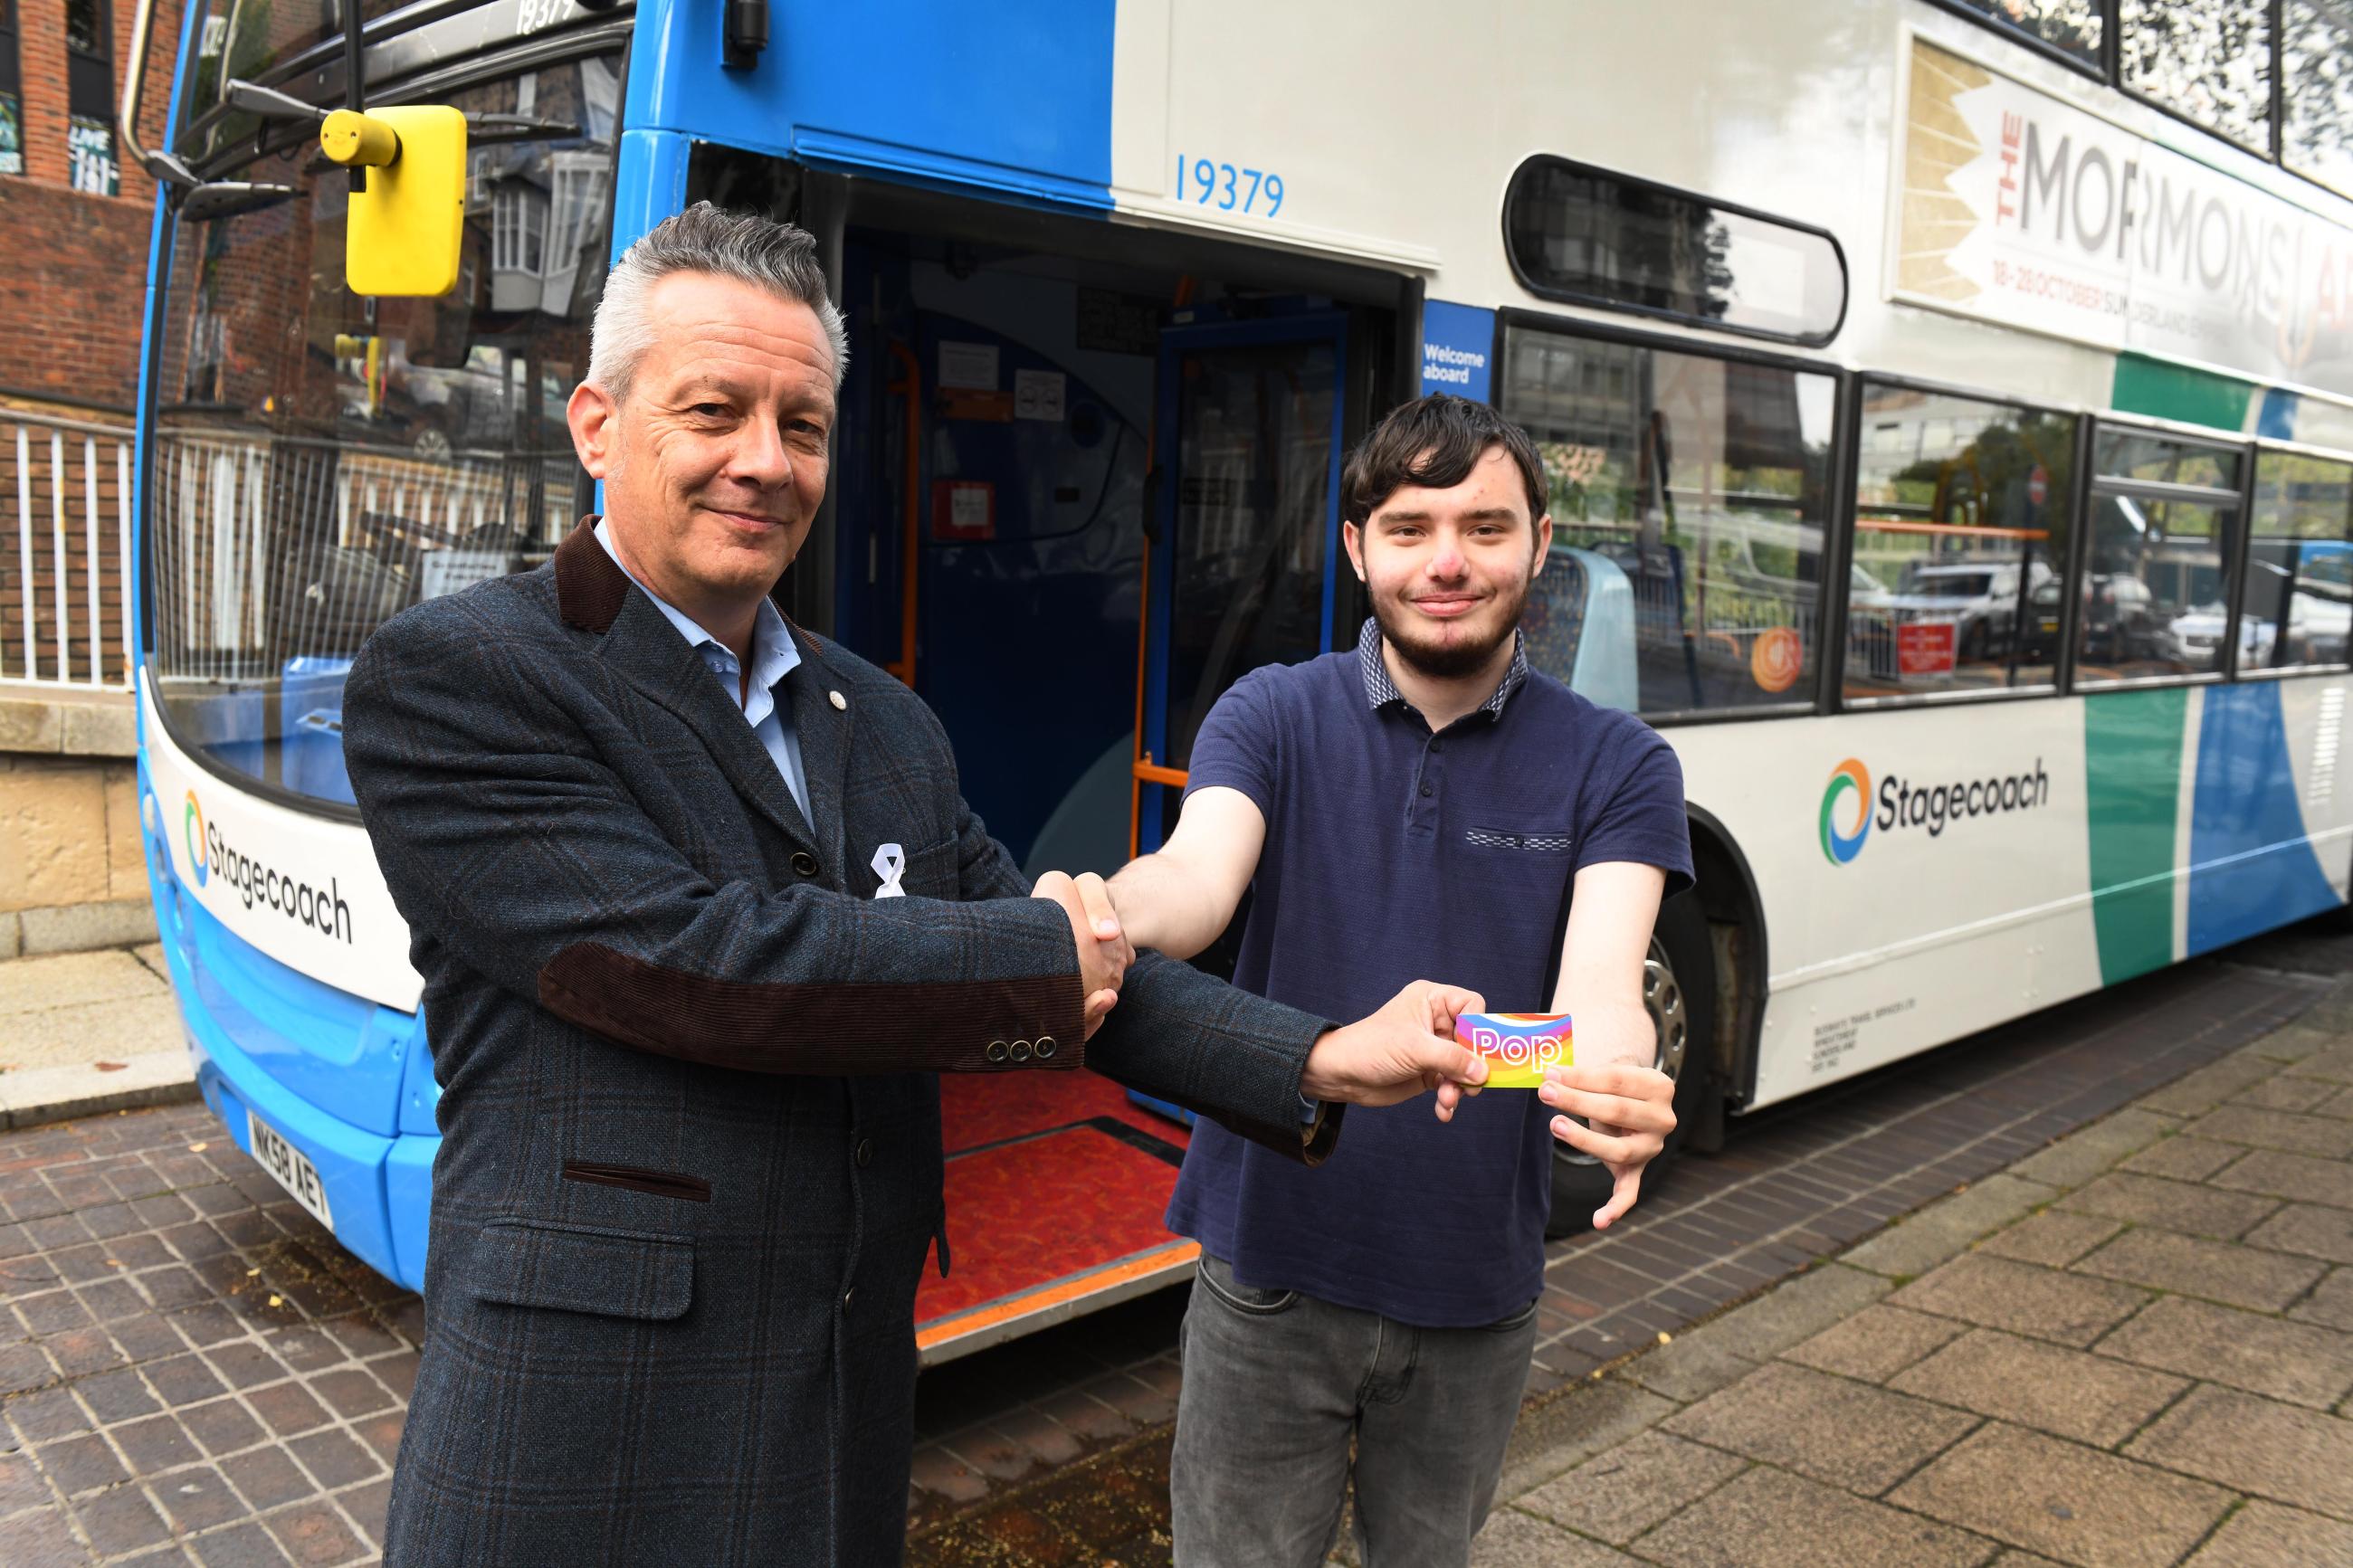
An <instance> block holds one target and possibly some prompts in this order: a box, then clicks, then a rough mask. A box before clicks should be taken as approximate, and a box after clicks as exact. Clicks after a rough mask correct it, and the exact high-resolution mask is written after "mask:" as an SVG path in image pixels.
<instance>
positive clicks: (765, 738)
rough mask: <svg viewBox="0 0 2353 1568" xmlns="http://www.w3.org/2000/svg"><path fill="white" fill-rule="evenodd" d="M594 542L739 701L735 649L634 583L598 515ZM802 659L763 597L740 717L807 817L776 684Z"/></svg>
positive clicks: (795, 741)
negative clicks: (749, 686) (748, 686)
mask: <svg viewBox="0 0 2353 1568" xmlns="http://www.w3.org/2000/svg"><path fill="white" fill-rule="evenodd" d="M596 542H597V543H599V544H601V545H603V546H604V547H605V553H606V554H607V555H610V556H612V557H613V564H614V565H616V566H618V567H620V568H621V570H622V571H624V572H628V573H629V581H630V582H632V583H637V584H638V587H640V588H645V591H646V597H647V598H649V599H651V600H652V601H653V602H654V608H655V609H657V610H659V611H660V612H661V613H662V618H663V619H664V620H667V621H668V622H670V625H671V626H676V627H677V628H678V635H679V636H681V637H684V638H685V639H686V641H687V645H688V646H689V647H692V648H693V649H694V651H695V652H697V653H699V654H701V655H702V663H703V666H704V668H707V669H709V670H710V671H711V673H712V675H714V676H716V677H717V678H718V679H719V683H720V684H721V685H722V686H724V687H725V688H726V689H727V700H728V701H729V702H731V703H732V702H735V701H737V698H738V694H739V693H740V692H742V691H743V690H744V667H743V666H742V665H741V664H739V663H737V662H736V658H735V655H734V653H733V650H732V649H730V648H729V647H728V646H727V645H726V644H725V643H723V642H721V641H720V640H719V639H718V638H717V637H712V635H711V634H710V633H709V632H707V631H705V630H704V629H703V628H702V626H701V625H700V624H698V623H697V622H696V621H695V619H694V617H693V616H690V615H688V614H687V613H686V612H685V611H683V610H681V609H680V608H679V607H678V606H677V605H672V604H670V603H668V602H667V601H665V600H664V599H663V598H662V596H661V595H659V594H657V593H655V592H654V591H653V590H652V589H651V588H646V585H645V584H643V583H642V582H638V574H636V573H634V572H629V568H628V565H627V564H626V563H623V561H622V560H621V558H620V556H619V555H618V554H617V553H616V552H615V551H614V549H613V542H612V541H611V540H610V539H607V538H606V537H605V520H604V519H603V518H601V517H600V518H598V519H597V520H596ZM800 662H801V650H800V649H799V648H797V647H794V646H793V635H792V633H791V632H790V631H788V630H786V626H785V617H784V616H780V615H778V614H777V613H776V605H775V604H774V603H773V602H771V601H770V600H768V599H766V598H765V597H763V598H762V599H761V601H760V614H759V616H758V618H757V619H755V620H754V622H753V623H752V690H751V696H750V697H749V698H748V699H746V700H743V702H742V703H741V706H742V708H743V710H744V722H746V723H748V724H750V725H751V726H752V733H753V734H754V735H755V736H757V737H758V738H759V742H760V745H761V747H762V748H763V749H764V750H765V751H766V752H767V753H768V760H769V761H770V762H773V763H776V772H777V773H780V774H782V775H783V776H784V781H785V787H786V789H788V790H790V791H792V792H793V800H794V802H795V803H796V804H797V805H799V806H800V808H801V815H802V816H805V817H808V816H809V801H808V778H807V774H806V773H803V772H802V770H801V738H800V732H799V731H797V730H795V729H794V728H793V708H792V704H791V702H790V701H788V700H779V699H778V696H777V692H776V683H777V682H778V681H780V680H782V679H784V678H785V677H786V676H787V675H790V674H791V673H792V672H793V671H794V670H795V669H797V668H799V667H800ZM809 825H810V826H812V827H814V826H816V825H817V824H816V818H814V817H809Z"/></svg>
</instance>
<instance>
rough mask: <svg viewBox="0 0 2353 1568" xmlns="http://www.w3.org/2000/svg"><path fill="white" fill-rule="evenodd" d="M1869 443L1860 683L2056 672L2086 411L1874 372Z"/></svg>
mask: <svg viewBox="0 0 2353 1568" xmlns="http://www.w3.org/2000/svg"><path fill="white" fill-rule="evenodd" d="M1857 448H1858V449H1857V451H1856V454H1855V467H1856V472H1855V513H1854V558H1853V562H1852V569H1851V570H1850V572H1849V573H1848V589H1847V640H1846V666H1845V678H1844V689H1845V692H1846V695H1847V696H1848V697H1849V698H1851V699H1864V700H1869V699H1875V698H1888V697H1923V696H1933V695H1937V694H1940V693H1947V692H1956V691H1984V690H1994V689H2015V688H2020V687H2047V686H2049V685H2050V684H2051V683H2052V680H2053V679H2055V672H2056V669H2057V667H2058V660H2059V637H2060V616H2059V607H2060V606H2059V595H2060V586H2059V585H2060V581H2061V579H2062V578H2063V576H2064V575H2065V574H2066V570H2067V515H2068V508H2069V506H2070V504H2071V497H2072V496H2073V489H2072V487H2071V481H2072V479H2073V473H2074V458H2075V422H2074V421H2073V419H2072V418H2070V417H2068V416H2065V415H2063V414H2054V413H2051V412H2048V411H2046V410H2042V409H2033V408H2020V407H2015V406H2013V405H2009V404H2003V403H1988V402H1984V401H1981V400H1979V399H1976V398H1968V397H1957V396H1954V395H1951V394H1949V393H1942V392H1928V391H1923V390H1920V389H1917V388H1914V387H1906V386H1894V385H1888V384H1879V383H1866V384H1864V385H1863V388H1862V423H1861V439H1860V440H1859V441H1858V443H1857Z"/></svg>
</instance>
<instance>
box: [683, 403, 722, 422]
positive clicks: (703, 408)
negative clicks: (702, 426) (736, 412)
mask: <svg viewBox="0 0 2353 1568" xmlns="http://www.w3.org/2000/svg"><path fill="white" fill-rule="evenodd" d="M687 412H688V413H690V414H692V415H694V416H696V417H698V418H702V419H723V418H725V417H726V415H727V405H725V404H723V403H698V404H696V405H694V406H693V407H692V408H691V409H689V410H688V411H687Z"/></svg>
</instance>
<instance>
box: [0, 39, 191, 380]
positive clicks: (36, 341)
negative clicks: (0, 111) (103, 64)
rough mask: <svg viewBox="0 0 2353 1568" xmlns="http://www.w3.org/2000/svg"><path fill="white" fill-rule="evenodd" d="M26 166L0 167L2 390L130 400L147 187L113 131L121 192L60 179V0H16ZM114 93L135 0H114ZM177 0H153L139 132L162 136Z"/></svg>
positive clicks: (148, 209) (149, 213) (149, 196)
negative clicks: (98, 191)
mask: <svg viewBox="0 0 2353 1568" xmlns="http://www.w3.org/2000/svg"><path fill="white" fill-rule="evenodd" d="M16 9H17V25H18V48H19V54H18V73H19V79H20V80H21V82H22V84H23V96H24V108H23V123H24V141H25V174H23V175H22V176H21V177H17V176H0V392H5V393H11V394H16V395H20V396H32V397H37V398H39V399H41V400H43V401H44V402H49V401H54V402H56V403H58V404H62V405H67V406H69V407H76V408H84V409H93V410H96V409H128V408H129V407H130V406H131V404H132V398H133V397H134V396H135V395H136V393H137V390H138V384H139V331H140V311H141V310H142V307H143V305H144V302H145V289H146V277H147V237H148V232H149V228H150V226H151V222H152V217H153V204H154V184H153V181H152V180H150V179H149V178H148V176H147V174H146V171H144V170H143V169H141V168H139V167H138V166H137V165H136V164H134V163H131V162H129V151H128V149H126V148H124V147H123V146H122V145H121V137H120V135H119V133H118V135H117V138H116V144H115V157H116V161H117V162H118V163H120V164H121V171H122V173H121V195H116V196H95V195H83V194H81V193H79V192H77V191H74V190H72V189H70V188H69V185H68V183H67V156H66V129H67V106H66V105H67V100H66V58H67V56H66V16H65V4H64V0H17V7H16ZM135 10H136V4H135V0H111V12H112V17H111V20H112V22H113V31H114V95H113V96H114V97H115V99H116V100H120V99H121V83H122V73H123V67H124V63H125V62H126V61H127V60H129V58H130V57H131V26H132V16H133V13H134V11H135ZM182 14H183V13H182V0H155V17H154V22H153V25H152V26H151V28H150V31H149V47H148V68H147V88H146V97H145V101H144V103H143V104H142V108H141V110H140V117H139V121H140V123H139V130H140V139H141V140H142V142H145V143H146V144H147V145H148V146H150V147H153V146H157V145H159V144H160V143H161V142H162V141H163V137H164V117H165V112H166V109H167V107H168V105H169V103H170V101H171V95H172V69H173V61H174V58H175V56H176V55H177V52H178V48H179V38H180V18H181V16H182Z"/></svg>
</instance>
